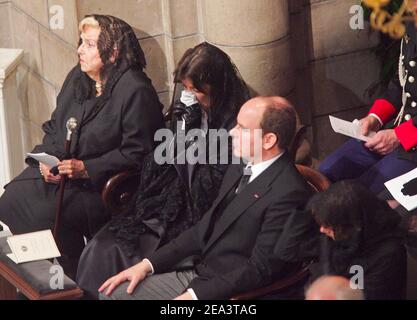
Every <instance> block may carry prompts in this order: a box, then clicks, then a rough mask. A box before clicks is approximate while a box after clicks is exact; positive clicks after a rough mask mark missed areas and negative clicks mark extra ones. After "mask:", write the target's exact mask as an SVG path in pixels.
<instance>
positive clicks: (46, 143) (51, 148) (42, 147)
mask: <svg viewBox="0 0 417 320" xmlns="http://www.w3.org/2000/svg"><path fill="white" fill-rule="evenodd" d="M77 70H78V66H76V67H74V68H73V69H72V70H71V71H70V72H69V73H68V75H67V77H66V79H65V81H64V84H63V85H62V88H61V91H60V93H59V94H58V97H57V100H59V96H60V95H61V93H62V92H64V91H65V90H67V88H68V84H69V83H72V82H73V81H74V77H75V76H76V74H77ZM59 108H60V104H59V103H58V104H57V107H56V109H55V110H54V111H53V112H52V115H51V119H49V120H48V121H46V122H45V123H44V124H43V125H42V130H43V132H44V133H45V135H44V137H43V140H42V144H39V145H37V146H35V147H34V148H33V150H32V151H31V153H42V152H45V153H48V154H50V155H55V156H57V157H58V158H60V157H62V156H63V155H64V154H63V150H62V152H61V153H62V154H60V151H59V150H60V149H62V148H58V147H57V145H56V141H55V137H56V114H57V113H58V112H59ZM61 143H62V142H61ZM25 161H26V163H27V164H28V165H29V166H37V165H39V163H38V161H36V160H35V159H33V158H30V157H27V158H26V160H25Z"/></svg>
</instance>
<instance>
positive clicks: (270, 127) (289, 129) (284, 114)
mask: <svg viewBox="0 0 417 320" xmlns="http://www.w3.org/2000/svg"><path fill="white" fill-rule="evenodd" d="M296 126H297V116H296V113H295V110H294V108H293V107H292V106H290V105H287V106H285V105H283V106H281V107H279V108H277V107H276V106H267V108H266V110H265V111H264V114H263V116H262V120H261V129H262V130H263V133H264V134H266V133H274V134H275V135H276V136H277V137H278V147H279V148H280V149H281V150H285V149H287V148H288V147H289V146H290V144H291V142H292V140H293V139H294V136H295V130H296Z"/></svg>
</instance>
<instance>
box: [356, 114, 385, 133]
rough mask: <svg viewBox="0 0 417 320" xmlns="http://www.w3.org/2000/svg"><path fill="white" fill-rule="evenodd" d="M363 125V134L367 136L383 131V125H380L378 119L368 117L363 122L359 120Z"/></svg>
mask: <svg viewBox="0 0 417 320" xmlns="http://www.w3.org/2000/svg"><path fill="white" fill-rule="evenodd" d="M359 122H360V124H361V129H362V130H361V134H362V135H364V136H367V135H368V134H369V132H371V131H375V132H378V131H379V129H381V124H380V123H379V121H378V119H377V118H375V117H372V116H367V117H365V118H363V119H361V120H359Z"/></svg>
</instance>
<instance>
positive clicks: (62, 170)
mask: <svg viewBox="0 0 417 320" xmlns="http://www.w3.org/2000/svg"><path fill="white" fill-rule="evenodd" d="M58 170H59V174H60V175H66V176H68V178H69V179H74V180H75V179H88V178H89V176H88V173H87V170H86V169H85V166H84V162H82V161H81V160H76V159H71V160H64V161H62V162H59V163H58Z"/></svg>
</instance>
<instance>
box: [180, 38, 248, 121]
mask: <svg viewBox="0 0 417 320" xmlns="http://www.w3.org/2000/svg"><path fill="white" fill-rule="evenodd" d="M186 78H189V79H190V80H191V81H192V83H193V85H194V87H195V88H196V89H197V90H198V91H200V92H203V93H206V94H207V92H206V90H205V87H206V86H207V85H208V86H210V89H211V90H210V93H209V95H210V109H209V111H208V112H209V125H210V127H212V128H227V129H228V128H231V127H232V126H234V124H235V122H236V118H237V114H238V113H239V110H240V107H241V106H242V105H243V104H244V103H245V102H246V101H247V100H248V99H249V90H248V88H247V86H246V84H245V82H244V81H243V79H242V77H241V76H240V73H239V71H238V69H237V68H236V66H235V65H234V64H233V62H232V60H231V59H230V57H229V56H228V55H227V54H226V53H224V52H223V51H222V50H220V49H219V48H217V47H215V46H213V45H211V44H209V43H207V42H203V43H201V44H199V45H197V46H196V47H194V48H192V49H188V50H187V51H186V52H185V54H184V56H183V57H182V58H181V60H180V62H179V63H178V66H177V69H176V70H175V72H174V81H175V82H176V83H178V82H180V81H182V80H184V79H186Z"/></svg>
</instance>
